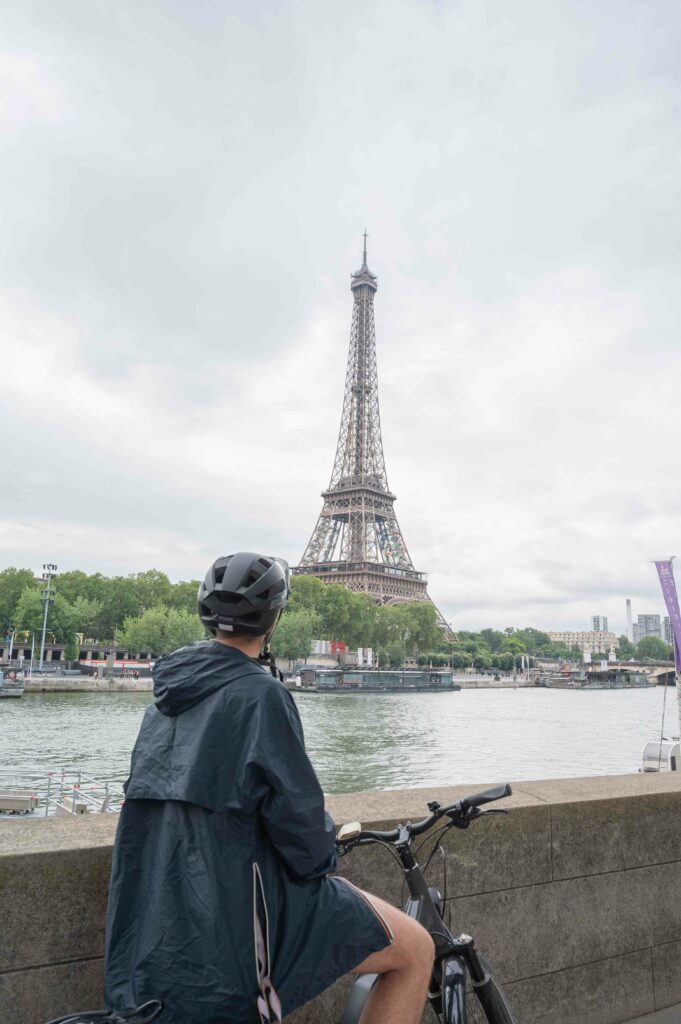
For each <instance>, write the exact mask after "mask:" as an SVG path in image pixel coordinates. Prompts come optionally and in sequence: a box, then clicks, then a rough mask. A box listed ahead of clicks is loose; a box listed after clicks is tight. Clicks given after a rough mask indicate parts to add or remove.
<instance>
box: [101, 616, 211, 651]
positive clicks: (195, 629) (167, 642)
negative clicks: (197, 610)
mask: <svg viewBox="0 0 681 1024" xmlns="http://www.w3.org/2000/svg"><path fill="white" fill-rule="evenodd" d="M204 636H205V630H204V628H203V625H202V623H201V620H200V619H199V617H198V616H197V615H195V614H192V613H191V612H188V611H185V610H183V609H178V608H166V607H163V606H162V605H159V606H158V607H156V608H147V610H146V611H144V612H142V614H141V615H139V616H137V617H136V618H133V617H132V616H131V617H129V618H127V619H126V620H125V622H124V623H123V628H122V630H121V632H120V633H119V634H118V637H117V646H119V647H124V648H126V649H127V650H128V652H129V653H131V654H133V653H134V654H138V653H139V652H140V651H145V652H151V653H152V654H154V655H156V657H158V656H160V655H161V654H169V653H170V651H174V650H175V649H176V648H178V647H184V646H185V645H186V644H192V643H194V642H195V641H196V640H201V639H203V637H204Z"/></svg>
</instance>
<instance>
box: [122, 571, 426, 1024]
mask: <svg viewBox="0 0 681 1024" xmlns="http://www.w3.org/2000/svg"><path fill="white" fill-rule="evenodd" d="M288 596H289V572H288V566H287V565H286V563H285V562H284V561H283V560H282V559H278V558H273V557H269V556H263V555H258V554H254V553H252V552H240V553H238V554H234V555H229V556H227V557H224V558H218V559H217V561H216V562H214V564H213V565H212V566H211V567H210V569H209V570H208V572H207V574H206V577H205V580H204V581H203V582H202V583H201V585H200V587H199V593H198V611H199V616H200V618H201V620H202V622H203V623H204V624H205V626H206V627H207V629H208V630H209V632H210V633H212V634H213V639H212V640H205V641H201V642H199V643H196V644H192V645H190V646H188V647H182V648H180V649H179V650H177V651H174V652H173V653H172V654H170V655H168V656H167V657H164V658H161V659H159V661H157V663H156V666H155V669H154V694H155V701H154V703H153V704H152V705H151V706H150V707H149V708H148V710H147V712H146V714H145V716H144V720H143V722H142V726H141V729H140V733H139V736H138V738H137V742H136V744H135V748H134V751H133V755H132V762H131V772H130V777H129V779H128V781H127V783H126V787H125V788H126V800H125V804H124V806H123V808H122V811H121V818H120V823H119V827H118V831H117V835H116V842H115V847H114V855H113V864H112V876H111V887H110V893H109V910H108V916H107V933H106V952H105V993H104V994H105V1004H106V1006H107V1007H109V1008H110V1009H113V1010H117V1011H122V1010H127V1009H131V1008H132V1007H134V1006H136V1005H137V1004H139V1003H142V1002H144V1001H145V1000H148V999H153V998H160V999H163V1001H164V1004H165V1010H164V1013H163V1014H162V1017H161V1021H162V1022H163V1024H242V1022H243V1024H247V1022H253V1021H257V1020H258V1014H259V1015H260V1019H261V1020H262V1021H264V1022H266V1021H279V1020H280V1019H281V1017H282V1016H283V1015H284V1014H287V1013H290V1012H291V1011H292V1010H294V1009H295V1008H296V1007H298V1006H300V1005H302V1004H303V1003H305V1002H307V1001H308V1000H309V999H312V998H313V996H315V995H317V994H318V993H319V992H321V991H322V990H323V989H325V988H327V987H328V986H329V985H330V984H331V983H332V982H333V981H335V980H336V979H337V978H339V977H340V976H341V975H343V974H346V973H347V972H349V971H354V972H357V973H372V974H373V973H377V974H379V975H381V979H380V981H379V983H378V985H377V986H376V987H375V989H374V991H373V993H372V995H371V997H370V1000H369V1002H368V1004H367V1008H366V1010H365V1012H364V1016H363V1017H362V1022H363V1024H377V1022H378V1021H379V1020H380V1021H381V1024H385V1022H390V1024H416V1022H417V1021H418V1020H420V1017H421V1012H422V1009H423V1005H424V1002H425V997H426V990H427V985H428V980H429V977H430V974H431V970H432V964H433V942H432V939H431V938H430V936H429V935H428V933H427V932H426V931H425V930H424V929H423V928H422V927H421V926H420V925H419V924H417V923H416V922H415V921H414V920H412V919H411V918H409V917H407V916H406V915H405V914H403V913H402V912H401V911H400V910H397V909H396V908H394V907H391V906H390V905H389V904H386V903H384V902H383V901H382V900H380V899H378V898H377V897H375V896H369V895H367V894H366V893H363V892H362V891H361V890H359V889H357V888H355V887H354V886H353V885H351V884H350V883H349V882H346V881H345V880H343V879H341V878H336V877H330V872H332V871H333V870H334V869H335V867H336V848H335V826H334V823H333V821H332V820H331V818H330V816H329V815H328V814H327V813H326V812H325V810H324V797H323V794H322V791H321V788H320V786H319V782H318V781H317V778H316V776H315V773H314V770H313V768H312V765H311V764H310V761H309V759H308V757H307V754H306V752H305V746H304V740H303V732H302V727H301V723H300V719H299V716H298V712H297V709H296V705H295V703H294V701H293V698H292V697H291V695H290V694H289V693H288V691H287V690H286V688H285V687H284V686H283V685H282V683H281V682H280V679H279V678H277V675H278V674H277V673H276V669H275V667H274V663H273V661H270V660H269V656H268V645H269V641H270V638H271V636H272V634H273V632H274V629H275V627H276V625H277V621H278V619H279V616H280V614H281V612H282V609H283V608H284V605H285V604H286V601H287V599H288Z"/></svg>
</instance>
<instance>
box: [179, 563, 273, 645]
mask: <svg viewBox="0 0 681 1024" xmlns="http://www.w3.org/2000/svg"><path fill="white" fill-rule="evenodd" d="M289 593H290V587H289V568H288V563H287V562H285V561H284V560H283V558H274V556H272V555H256V554H254V552H252V551H239V552H237V554H235V555H226V556H224V557H223V558H218V559H216V561H215V562H213V564H212V565H211V567H210V569H209V570H208V572H207V573H206V578H205V579H204V581H203V583H201V584H200V586H199V593H198V597H197V605H198V611H199V618H200V619H201V622H203V624H204V626H206V627H207V628H208V629H209V630H210V631H211V633H215V631H216V630H217V629H219V630H222V631H224V632H225V633H233V634H235V635H237V636H266V635H269V634H270V633H271V632H272V631H273V630H274V627H275V626H276V624H277V619H278V618H279V616H280V615H281V611H282V608H283V607H284V605H285V604H286V602H287V601H288V596H289Z"/></svg>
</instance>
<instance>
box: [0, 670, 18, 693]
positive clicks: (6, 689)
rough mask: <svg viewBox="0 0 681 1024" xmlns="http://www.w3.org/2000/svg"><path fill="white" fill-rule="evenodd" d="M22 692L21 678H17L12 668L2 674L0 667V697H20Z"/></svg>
mask: <svg viewBox="0 0 681 1024" xmlns="http://www.w3.org/2000/svg"><path fill="white" fill-rule="evenodd" d="M23 692H24V681H23V679H17V674H16V672H15V671H14V669H10V670H9V672H7V673H6V674H4V675H3V672H2V670H1V669H0V697H21V695H22V693H23Z"/></svg>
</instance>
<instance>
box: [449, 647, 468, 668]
mask: <svg viewBox="0 0 681 1024" xmlns="http://www.w3.org/2000/svg"><path fill="white" fill-rule="evenodd" d="M470 663H471V657H470V655H469V654H467V653H465V652H464V651H454V653H453V654H452V658H451V664H452V668H468V666H469V665H470Z"/></svg>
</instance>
